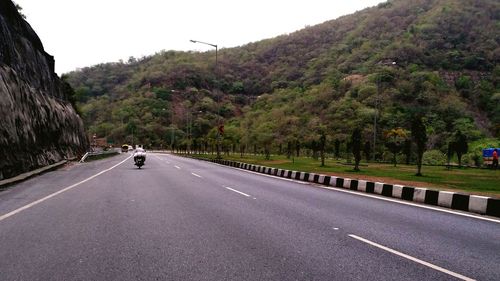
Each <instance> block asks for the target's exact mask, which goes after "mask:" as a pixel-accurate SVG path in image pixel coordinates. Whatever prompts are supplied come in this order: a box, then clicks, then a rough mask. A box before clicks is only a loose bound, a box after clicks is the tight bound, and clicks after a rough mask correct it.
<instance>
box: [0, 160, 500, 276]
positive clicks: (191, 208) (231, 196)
mask: <svg viewBox="0 0 500 281" xmlns="http://www.w3.org/2000/svg"><path fill="white" fill-rule="evenodd" d="M129 156H130V154H122V155H120V156H116V157H113V158H109V159H105V160H100V161H95V162H90V163H83V164H75V165H72V166H68V167H65V168H63V169H60V170H57V171H54V172H50V173H47V174H44V175H41V176H39V177H36V178H33V179H30V180H28V181H25V182H23V183H20V184H17V185H16V186H13V187H11V188H9V189H8V190H6V191H3V192H0V280H2V281H3V280H9V281H10V280H469V279H467V278H471V279H477V280H500V221H494V220H490V221H488V220H482V219H478V218H474V217H466V216H461V215H460V214H455V213H449V212H442V211H436V210H431V209H425V208H419V207H415V206H411V205H407V204H401V203H397V202H390V201H384V200H379V199H376V198H372V197H367V196H363V195H360V194H355V193H350V192H342V191H335V190H334V191H332V190H327V189H323V188H319V187H318V186H315V185H309V184H303V183H297V182H294V181H290V180H283V179H278V178H274V177H270V176H264V175H258V174H255V173H250V172H247V171H242V170H238V169H233V168H229V167H223V166H219V165H216V164H212V163H208V162H202V161H196V160H191V159H186V158H180V157H175V156H171V155H164V154H148V159H147V161H146V165H145V166H144V167H143V169H140V170H139V169H136V168H135V166H133V163H132V162H133V161H132V159H127V157H129ZM122 161H124V162H122ZM120 163H121V164H120ZM95 175H97V176H95Z"/></svg>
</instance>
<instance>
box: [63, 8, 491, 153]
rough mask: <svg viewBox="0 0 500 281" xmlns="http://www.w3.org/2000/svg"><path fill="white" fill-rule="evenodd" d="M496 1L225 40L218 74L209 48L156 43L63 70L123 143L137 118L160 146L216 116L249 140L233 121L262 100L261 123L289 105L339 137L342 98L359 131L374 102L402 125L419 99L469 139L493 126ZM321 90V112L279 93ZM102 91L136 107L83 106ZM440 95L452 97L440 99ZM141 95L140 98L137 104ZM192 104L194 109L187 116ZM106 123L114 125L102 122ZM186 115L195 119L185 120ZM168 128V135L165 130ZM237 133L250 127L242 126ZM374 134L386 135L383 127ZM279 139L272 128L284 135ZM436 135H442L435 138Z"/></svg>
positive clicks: (210, 125)
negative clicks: (353, 78)
mask: <svg viewBox="0 0 500 281" xmlns="http://www.w3.org/2000/svg"><path fill="white" fill-rule="evenodd" d="M459 4H461V5H459ZM499 11H500V3H498V2H496V1H492V0H486V1H479V0H465V1H461V2H460V3H458V2H457V1H452V0H415V1H406V0H393V1H387V2H384V3H381V4H379V5H378V6H375V7H371V8H367V9H365V10H362V11H358V12H356V13H354V14H352V15H347V16H342V17H340V18H338V19H335V20H331V21H327V22H325V23H322V24H319V25H315V26H310V27H307V28H305V29H302V30H299V31H295V32H293V33H290V34H287V35H281V36H278V37H275V38H270V39H265V40H262V41H258V42H252V43H249V44H246V45H243V46H240V47H236V48H229V49H222V50H220V51H219V54H220V55H219V68H218V72H216V71H215V70H214V59H215V58H214V53H213V52H204V53H195V52H178V51H162V52H160V53H158V54H156V55H153V56H150V57H144V58H142V59H139V60H137V59H134V58H131V59H130V60H129V62H128V63H114V64H102V65H98V66H94V67H92V68H85V69H82V70H80V71H78V72H73V73H70V74H69V75H68V81H69V82H70V83H71V84H72V85H73V86H74V87H75V89H76V92H77V95H76V98H77V99H78V100H79V101H80V103H81V105H82V109H83V112H84V120H86V121H85V122H86V124H87V125H88V126H89V128H90V130H91V131H93V132H97V133H99V134H101V135H105V136H108V137H111V138H113V139H117V140H118V139H120V140H122V141H126V140H128V141H130V135H131V131H132V130H133V129H137V128H136V127H137V125H139V124H146V126H145V127H147V126H150V127H151V129H139V130H143V133H144V134H145V135H149V136H146V137H144V139H143V140H142V141H144V142H146V143H150V144H152V145H156V146H158V145H163V146H166V145H167V144H169V143H170V142H172V139H175V136H177V139H179V140H183V142H184V143H192V142H193V140H192V139H191V138H189V137H188V136H189V135H192V137H193V138H194V139H196V138H199V139H200V140H199V142H202V141H201V139H205V140H204V141H206V139H207V138H208V139H213V135H214V127H215V124H216V123H217V122H218V120H219V116H221V117H222V118H224V119H225V120H226V123H227V124H228V126H229V128H231V130H233V129H234V131H238V137H237V138H238V139H240V141H241V140H242V139H252V142H258V141H256V139H257V136H253V137H252V136H250V135H251V134H254V133H248V134H247V133H246V132H243V131H245V130H242V129H241V128H242V127H243V126H244V124H245V122H250V121H249V120H247V119H249V118H250V117H248V116H251V115H252V114H250V113H252V112H253V113H255V112H259V110H260V109H259V100H265V101H266V102H268V103H270V104H272V105H273V106H271V107H268V108H267V112H263V114H264V115H263V116H265V117H262V120H261V121H262V122H264V123H266V122H268V121H266V119H270V120H273V117H271V116H270V115H269V114H270V112H271V111H273V110H275V111H280V110H284V111H285V112H286V115H291V116H292V117H294V116H295V117H297V116H301V117H300V118H299V119H304V120H306V121H303V122H302V126H308V124H309V122H313V123H315V122H316V123H318V122H319V123H321V124H326V127H328V129H329V131H330V132H336V133H332V134H337V135H339V136H337V137H334V136H332V138H342V139H346V136H347V135H348V132H347V131H346V132H342V133H340V132H341V131H342V130H344V129H346V128H344V129H341V128H335V126H332V125H331V124H330V123H335V122H336V120H340V119H339V118H347V117H346V116H344V117H342V116H337V117H335V116H336V114H335V112H329V111H332V110H334V109H333V108H335V106H334V104H341V103H346V102H347V101H348V100H349V101H350V102H355V104H356V106H359V110H361V111H363V112H362V113H359V112H356V113H355V114H358V113H359V114H361V115H363V114H365V115H366V116H365V117H363V118H357V119H363V120H358V121H356V122H355V123H356V124H355V125H356V126H364V127H365V129H364V134H365V135H366V136H369V135H370V134H371V133H373V132H371V131H370V129H369V128H368V127H367V126H368V124H370V123H371V122H372V121H370V122H369V120H370V118H371V119H373V116H374V114H378V113H377V112H378V110H379V109H377V108H376V107H377V106H383V108H382V109H381V112H380V114H381V116H380V117H381V118H382V119H381V122H382V123H381V126H383V128H385V126H400V127H408V120H409V119H408V118H409V116H410V115H411V113H410V112H412V110H414V109H416V108H418V109H420V110H421V111H426V112H427V113H429V114H430V115H433V116H434V115H436V116H437V117H433V118H430V117H429V119H433V120H434V121H432V122H437V121H435V120H439V119H441V120H444V123H445V124H440V125H436V124H430V125H431V127H432V126H434V127H436V128H438V127H439V129H440V130H443V131H445V132H446V133H447V134H446V136H441V137H444V138H445V139H447V138H449V137H450V135H452V133H453V132H454V131H455V130H458V129H460V130H466V131H467V133H468V134H469V137H470V138H471V139H477V138H479V137H481V136H498V131H499V125H498V123H499V117H498V115H499V114H498V113H499V112H500V109H499V108H498V106H497V105H496V101H497V100H498V99H499V98H500V97H498V95H496V93H498V92H500V91H499V90H498V87H499V84H500V83H499V80H500V78H499V77H500V68H499V67H498V63H499V62H500V48H499V47H498V46H499V43H500V42H499V40H500V39H499V38H500V32H499V30H500V28H497V27H500V23H499V22H500V12H499ZM393 62H394V63H395V64H392V63H393ZM110 74H111V75H110ZM350 75H360V76H361V77H362V78H363V79H362V82H361V83H360V84H359V85H352V84H350V83H349V81H348V80H346V79H345V78H346V77H349V76H350ZM318 91H319V92H321V93H320V96H321V100H319V101H317V103H319V104H323V105H325V107H324V108H323V109H322V110H317V108H316V109H315V108H302V109H299V108H291V107H293V105H290V104H289V106H283V105H282V104H281V103H282V101H280V100H283V99H285V100H286V99H287V98H284V96H287V95H288V96H295V94H294V92H297V93H299V95H298V96H296V97H295V100H297V99H298V100H302V99H308V100H315V99H318V97H317V95H316V94H314V93H315V92H318ZM181 93H182V95H181ZM315 95H316V96H315ZM258 96H260V98H258ZM376 96H378V97H377V98H375V97H376ZM103 97H104V99H107V101H106V102H111V103H112V104H114V103H115V102H116V105H117V106H116V110H117V111H120V110H118V108H119V107H120V106H123V101H124V100H128V102H129V103H130V104H135V105H136V106H138V107H141V110H138V112H136V113H138V114H128V113H123V112H122V113H123V114H122V115H123V116H127V117H126V118H125V119H121V121H120V122H117V116H113V114H108V116H106V117H104V116H102V115H99V114H97V118H95V116H94V117H89V115H87V116H86V115H85V114H86V113H85V112H89V110H90V109H95V108H97V107H98V105H97V104H99V100H100V99H102V98H103ZM262 98H264V99H262ZM133 100H135V102H133ZM158 100H159V104H156V103H155V101H158ZM444 100H447V101H451V102H453V103H454V105H452V106H449V105H444V104H441V103H442V101H444ZM145 101H148V102H149V105H144V104H141V103H142V102H145ZM103 102H104V101H103ZM148 102H146V103H148ZM379 102H380V104H378V103H379ZM314 103H315V102H313V104H314ZM153 104H154V105H153ZM377 104H378V105H377ZM326 105H329V106H330V107H331V108H330V109H328V107H327V106H326ZM297 106H299V105H297ZM113 108H115V107H113ZM146 108H147V109H148V110H146ZM280 108H281V109H280ZM284 108H287V109H286V110H285V109H284ZM353 110H354V109H353ZM398 110H399V111H400V113H397V114H403V115H404V117H401V118H402V119H404V120H402V121H401V122H399V121H395V120H392V121H390V120H385V119H384V116H392V117H391V118H392V119H394V116H395V114H396V112H397V111H398ZM200 111H201V112H202V113H200ZM354 111H356V110H354ZM193 112H196V113H197V114H196V116H195V117H194V119H193V118H192V117H193V116H191V115H193ZM304 112H307V113H308V114H303V113H304ZM148 113H150V114H148ZM397 114H396V115H397ZM115 115H120V114H115ZM302 115H308V116H302ZM337 115H338V114H337ZM326 116H328V118H332V119H330V120H327V117H326ZM144 117H147V118H144ZM233 117H236V119H231V118H233ZM254 117H255V116H254ZM358 117H359V116H358ZM460 119H464V120H460ZM465 119H467V120H469V121H466V120H465ZM130 120H132V121H130ZM229 120H230V121H229ZM311 120H320V121H318V122H317V121H311ZM457 120H459V121H457ZM384 122H387V123H384ZM454 122H455V123H456V122H458V123H460V124H461V125H457V124H454ZM105 123H108V124H110V125H112V126H110V125H107V128H106V129H103V124H105ZM194 123H195V124H198V125H196V126H197V127H196V128H195V129H193V128H191V129H190V128H189V126H190V125H192V124H194ZM250 123H251V122H250ZM327 123H328V124H327ZM389 123H390V124H391V125H389ZM462 123H463V124H462ZM199 124H201V125H199ZM104 127H106V126H104ZM111 127H114V128H115V129H111ZM153 127H156V129H154V128H153ZM159 127H162V128H163V129H161V128H159ZM271 127H273V126H271ZM119 128H121V129H119ZM273 128H274V127H273ZM274 129H275V130H277V131H279V129H280V128H274ZM281 129H282V128H281ZM386 129H390V128H389V127H387V128H386ZM155 130H156V131H157V132H156V133H155V132H154V131H155ZM190 130H194V131H193V132H191V133H190V132H189V131H190ZM170 131H173V132H174V133H172V135H174V137H173V138H172V137H170V138H169V137H168V136H167V135H168V132H170ZM246 131H247V132H250V131H252V132H253V131H258V128H257V127H252V126H250V127H248V129H247V130H246ZM283 131H286V130H283ZM176 134H177V135H176ZM244 134H247V136H243V135H244ZM155 135H156V136H155ZM304 135H307V134H304ZM309 135H315V134H309ZM275 136H276V135H275ZM301 137H302V138H304V139H310V137H307V138H306V137H305V136H301ZM377 137H378V138H380V139H383V135H378V136H377ZM288 138H289V137H285V136H279V137H278V138H276V137H275V139H283V141H282V142H283V143H286V142H287V141H285V139H288ZM295 138H297V137H295ZM212 142H213V141H212ZM247 142H248V141H247ZM307 142H310V140H307ZM178 144H179V145H181V142H179V143H178ZM260 145H261V146H262V141H260ZM444 145H445V144H444V143H443V142H441V143H439V145H437V147H436V148H439V149H443V148H442V147H443V146H444Z"/></svg>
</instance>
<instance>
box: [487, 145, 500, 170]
mask: <svg viewBox="0 0 500 281" xmlns="http://www.w3.org/2000/svg"><path fill="white" fill-rule="evenodd" d="M493 150H495V148H485V149H483V164H484V165H486V166H491V165H493ZM496 150H497V151H500V148H496Z"/></svg>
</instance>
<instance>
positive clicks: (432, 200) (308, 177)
mask: <svg viewBox="0 0 500 281" xmlns="http://www.w3.org/2000/svg"><path fill="white" fill-rule="evenodd" d="M193 159H197V160H205V161H210V162H213V163H217V164H221V165H226V166H231V167H236V168H240V169H244V170H249V171H253V172H257V173H262V174H267V175H273V176H277V177H282V178H288V179H293V180H298V181H305V182H311V183H317V184H321V185H325V186H330V187H335V188H342V189H349V190H353V191H359V192H365V193H372V194H377V195H381V196H384V197H391V198H397V199H401V200H405V201H413V202H417V203H422V204H427V205H432V206H439V207H444V208H449V209H453V210H460V211H466V212H472V213H476V214H481V215H488V216H493V217H500V199H496V198H491V197H485V196H478V195H469V194H462V193H458V192H450V191H438V190H432V189H428V188H420V187H412V186H403V185H398V184H387V183H382V182H371V181H365V180H357V179H349V178H341V177H336V176H329V175H322V174H315V173H307V172H300V171H290V170H284V169H278V168H270V167H265V166H259V165H253V164H248V163H242V162H237V161H232V160H222V159H203V158H194V157H193Z"/></svg>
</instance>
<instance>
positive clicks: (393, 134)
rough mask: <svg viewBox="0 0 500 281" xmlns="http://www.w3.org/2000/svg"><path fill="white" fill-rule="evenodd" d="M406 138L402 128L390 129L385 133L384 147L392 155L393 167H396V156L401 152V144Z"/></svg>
mask: <svg viewBox="0 0 500 281" xmlns="http://www.w3.org/2000/svg"><path fill="white" fill-rule="evenodd" d="M407 136H408V134H407V132H406V130H404V129H402V128H395V129H391V130H389V131H387V132H386V133H385V138H386V143H385V146H386V147H387V149H389V151H390V152H391V153H392V162H393V164H394V167H396V164H397V161H396V156H397V154H398V153H399V152H400V151H401V149H403V144H404V141H405V140H406V138H407Z"/></svg>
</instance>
